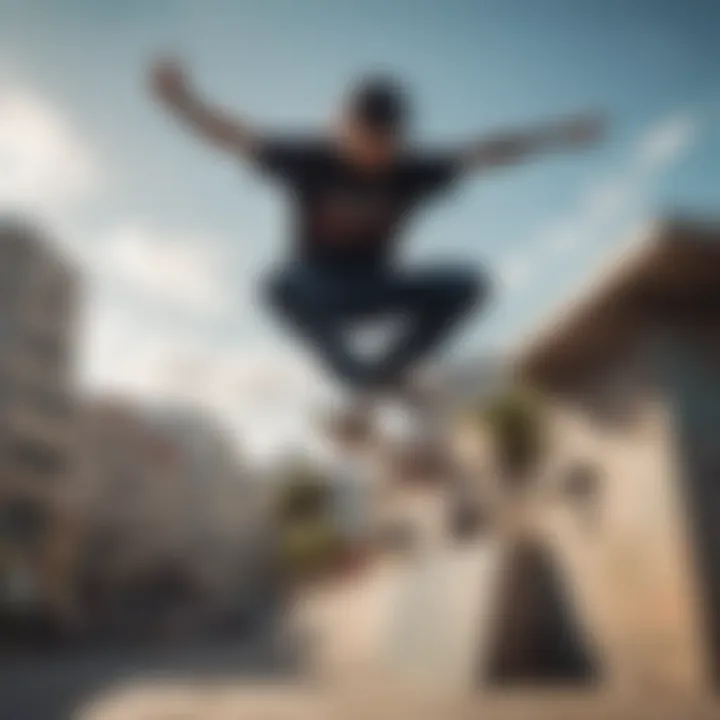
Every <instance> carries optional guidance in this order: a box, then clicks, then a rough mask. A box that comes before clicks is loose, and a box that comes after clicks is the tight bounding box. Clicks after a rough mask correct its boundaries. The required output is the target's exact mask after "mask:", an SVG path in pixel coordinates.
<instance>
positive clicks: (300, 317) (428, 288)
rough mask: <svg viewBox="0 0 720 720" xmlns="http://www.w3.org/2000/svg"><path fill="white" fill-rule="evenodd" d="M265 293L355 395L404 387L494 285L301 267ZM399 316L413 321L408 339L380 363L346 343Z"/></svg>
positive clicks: (449, 276)
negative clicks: (353, 330) (367, 326)
mask: <svg viewBox="0 0 720 720" xmlns="http://www.w3.org/2000/svg"><path fill="white" fill-rule="evenodd" d="M267 292H268V297H269V301H270V304H271V306H272V307H273V308H274V309H275V310H276V312H278V313H279V314H280V316H281V317H282V318H283V319H284V320H285V321H286V322H288V323H289V324H290V325H291V326H292V327H293V329H294V330H296V331H297V332H298V333H299V334H300V335H301V336H302V337H303V338H304V339H305V340H306V341H307V342H309V343H310V344H311V345H312V346H313V348H314V349H315V351H316V352H317V353H318V354H319V355H320V357H321V359H322V360H323V361H324V362H325V363H326V365H327V366H328V367H329V369H330V370H331V371H332V372H333V373H334V374H336V375H337V376H338V377H339V378H340V379H341V380H343V381H345V382H346V383H348V384H350V385H351V386H353V387H355V388H358V389H360V388H365V389H371V388H375V387H383V386H392V385H395V384H397V383H399V382H400V381H401V380H402V378H403V376H404V374H405V372H406V371H408V370H410V369H412V368H413V367H414V366H415V365H416V364H417V363H418V362H419V361H420V360H422V359H423V358H424V357H426V355H427V354H428V353H429V352H430V351H432V350H435V349H436V348H437V347H438V346H439V345H440V344H441V343H442V342H443V340H445V338H446V337H447V336H448V334H449V332H450V330H451V329H453V328H454V327H455V326H456V325H457V324H458V322H459V321H460V320H461V319H462V318H463V317H465V316H466V315H467V314H468V313H469V311H470V310H471V309H472V308H473V307H474V306H475V305H476V304H478V302H479V301H481V300H485V298H486V297H487V294H488V283H487V282H486V281H485V279H484V278H483V276H482V275H481V274H480V273H478V272H474V271H471V270H469V269H466V268H462V267H460V268H429V269H427V270H414V271H403V270H397V269H394V268H373V269H358V268H347V269H345V268H343V269H340V270H338V269H327V268H319V267H315V266H309V265H302V264H297V265H291V266H288V267H286V268H283V269H281V270H279V271H277V272H276V273H275V274H273V275H272V276H271V278H270V280H269V282H268V285H267ZM394 315H400V316H402V317H403V319H404V320H406V321H407V331H406V332H403V333H401V334H400V336H399V337H397V338H396V339H395V341H394V342H392V343H391V344H390V346H389V347H388V348H387V349H386V351H385V352H383V353H382V354H381V356H380V357H379V358H375V359H373V360H366V359H361V358H358V357H357V354H356V353H353V352H352V351H351V348H350V347H349V344H348V342H347V331H348V329H349V328H350V327H351V326H352V324H353V323H354V322H356V321H357V320H366V319H373V318H383V317H386V316H394Z"/></svg>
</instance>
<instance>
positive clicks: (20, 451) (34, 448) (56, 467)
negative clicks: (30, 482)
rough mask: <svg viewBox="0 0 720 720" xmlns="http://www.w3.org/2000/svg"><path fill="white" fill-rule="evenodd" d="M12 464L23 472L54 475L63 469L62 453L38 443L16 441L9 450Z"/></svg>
mask: <svg viewBox="0 0 720 720" xmlns="http://www.w3.org/2000/svg"><path fill="white" fill-rule="evenodd" d="M10 453H11V455H12V458H13V460H14V461H15V462H14V464H15V465H16V466H17V467H18V468H19V469H23V470H30V471H32V472H39V473H42V474H48V475H54V474H57V473H59V472H61V471H62V470H63V468H64V465H65V463H64V458H63V455H62V453H60V452H58V451H57V450H56V449H55V448H52V447H49V446H47V445H43V444H40V443H35V442H29V441H18V442H16V443H15V444H14V445H13V446H12V447H11V450H10Z"/></svg>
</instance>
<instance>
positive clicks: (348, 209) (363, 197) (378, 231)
mask: <svg viewBox="0 0 720 720" xmlns="http://www.w3.org/2000/svg"><path fill="white" fill-rule="evenodd" d="M255 160H256V162H257V164H258V165H259V167H260V168H261V169H262V170H263V171H265V172H267V173H268V174H270V175H271V176H272V177H274V178H276V179H278V180H280V181H281V182H282V183H283V184H284V185H285V186H286V187H287V188H288V189H289V190H290V191H291V193H292V195H293V196H294V198H295V203H296V207H295V220H294V222H295V230H294V233H295V236H296V237H295V246H296V254H297V257H298V258H299V259H302V260H306V261H310V262H314V263H320V264H324V265H334V266H342V267H349V266H354V267H360V266H377V265H381V264H383V263H384V262H386V261H387V260H388V259H389V258H390V257H391V256H392V252H393V249H394V245H395V240H396V238H397V237H398V233H399V231H400V230H401V226H402V224H403V221H404V220H405V219H406V217H407V215H408V212H409V211H410V210H411V209H412V208H414V207H415V206H416V205H417V204H418V203H419V202H420V201H422V200H424V199H425V198H427V197H429V196H430V195H432V194H433V193H435V192H438V191H440V190H442V189H445V188H446V187H447V186H449V185H450V183H451V182H452V180H453V179H454V178H455V177H456V175H457V167H458V166H457V162H456V156H455V155H452V154H449V153H446V154H437V155H431V154H411V153H407V154H405V155H404V156H402V157H400V158H398V159H397V160H396V161H395V162H394V163H393V164H392V165H391V166H389V167H387V168H384V169H382V170H381V171H365V170H363V169H362V168H358V167H356V166H354V165H352V164H351V163H349V162H347V161H346V160H345V159H344V158H343V157H342V155H341V154H340V153H339V151H338V150H337V149H336V148H335V147H334V146H333V144H332V143H331V142H330V141H322V140H308V139H302V140H292V139H268V140H265V141H264V142H263V143H262V144H261V145H260V146H259V148H258V151H257V153H256V155H255Z"/></svg>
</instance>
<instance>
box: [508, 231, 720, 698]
mask: <svg viewBox="0 0 720 720" xmlns="http://www.w3.org/2000/svg"><path fill="white" fill-rule="evenodd" d="M719 279H720V225H718V224H701V223H696V222H684V221H672V222H662V223H657V224H654V225H652V226H651V227H650V228H649V229H648V230H647V231H646V232H644V233H642V235H641V236H639V237H638V238H637V241H636V242H635V243H633V244H632V245H631V247H630V249H629V250H626V251H625V252H624V253H623V254H622V255H621V256H620V257H619V258H615V259H614V260H613V262H612V263H611V264H610V265H609V266H608V267H607V268H605V269H603V271H602V272H601V273H600V274H599V276H598V278H597V280H596V281H595V282H592V283H590V284H588V285H586V286H585V287H584V290H583V293H582V294H581V295H580V296H579V297H578V298H577V299H576V300H574V301H573V302H570V303H567V304H566V305H565V306H564V307H563V309H562V311H561V312H559V313H557V314H556V315H555V316H554V317H553V318H551V320H550V321H549V322H548V323H546V324H544V325H542V326H541V327H540V328H539V329H538V330H537V331H536V332H535V333H534V334H533V336H532V337H531V338H529V339H528V340H527V341H526V342H525V343H524V344H523V345H522V347H521V348H520V351H519V353H518V371H519V373H520V375H521V377H523V378H524V379H525V380H526V381H530V382H531V383H532V384H534V385H535V386H536V387H537V388H539V389H541V391H542V392H543V394H544V397H545V400H546V410H547V417H546V422H547V425H548V447H547V452H546V458H545V461H544V463H543V469H542V478H541V480H542V482H543V483H545V484H546V486H547V487H548V488H550V489H552V488H554V489H556V490H558V492H559V494H561V495H563V494H564V495H566V496H568V495H569V496H575V497H577V496H578V494H580V495H582V496H586V495H587V494H588V492H589V493H590V494H591V495H592V498H593V499H592V502H591V504H595V505H596V507H595V512H594V513H593V523H592V524H591V528H588V527H587V526H586V525H587V524H586V523H582V525H583V526H584V527H580V528H578V532H577V533H576V534H575V535H574V536H573V537H571V538H569V540H568V542H566V543H565V548H566V549H567V550H568V552H569V553H570V555H571V556H572V557H569V560H568V561H569V562H571V563H572V562H574V563H575V566H576V567H579V568H581V570H580V571H579V574H577V576H576V577H577V578H578V579H582V582H580V583H579V585H580V586H582V587H584V588H586V592H585V598H584V599H585V601H586V605H587V607H588V608H589V612H590V614H591V615H592V616H593V617H594V620H593V622H594V627H595V628H596V629H600V632H599V633H598V636H599V637H601V638H603V639H604V640H603V642H604V643H605V644H606V647H605V650H606V651H607V657H608V659H609V660H610V663H609V664H610V666H611V667H613V668H614V669H615V670H617V671H618V672H622V669H623V667H625V670H626V673H625V674H626V675H630V676H635V679H642V678H643V677H645V678H648V679H650V680H653V681H654V682H655V684H656V685H662V686H665V687H668V686H670V685H671V684H672V683H679V684H682V685H684V686H691V685H698V684H702V683H703V682H705V681H706V680H707V679H708V676H709V677H710V678H711V679H713V680H714V681H715V682H716V681H717V679H718V677H719V676H720V614H718V607H720V532H719V531H718V528H719V527H720V523H718V512H720V506H719V505H718V501H717V497H718V495H717V482H718V479H720V475H719V473H720V443H719V442H718V440H720V434H719V432H720V431H719V430H718V428H720V370H719V368H720V283H719V282H718V280H719ZM588 532H590V533H591V535H592V537H593V540H592V542H591V543H590V545H591V546H592V548H593V550H592V552H591V551H590V550H588V549H587V546H588V543H589V541H588V539H587V537H586V538H585V540H586V541H585V542H584V541H583V533H588ZM583 548H585V549H583ZM582 568H584V570H583V569H582ZM589 587H592V588H594V590H592V591H587V588H589ZM579 592H580V593H581V595H582V590H579Z"/></svg>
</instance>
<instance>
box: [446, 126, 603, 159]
mask: <svg viewBox="0 0 720 720" xmlns="http://www.w3.org/2000/svg"><path fill="white" fill-rule="evenodd" d="M603 129H604V123H603V120H602V117H601V116H600V115H598V114H594V113H593V114H590V113H585V114H583V115H575V116H573V117H571V118H566V119H564V120H555V121H553V122H550V123H545V124H543V125H539V126H536V127H534V128H528V129H526V130H519V131H510V132H505V133H499V134H496V135H492V136H490V137H485V138H481V139H480V140H479V141H476V142H475V143H471V144H470V145H469V146H467V147H465V148H464V149H463V150H462V151H461V153H460V162H461V167H463V168H464V169H465V170H479V169H483V168H488V167H496V166H499V165H509V164H512V163H517V162H521V161H524V160H527V159H528V158H530V157H533V156H535V155H539V154H541V153H547V152H550V151H554V150H563V149H565V150H571V149H572V150H574V149H577V148H583V147H586V146H588V145H591V144H592V143H594V142H596V141H597V140H599V139H600V138H601V136H602V134H603Z"/></svg>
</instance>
